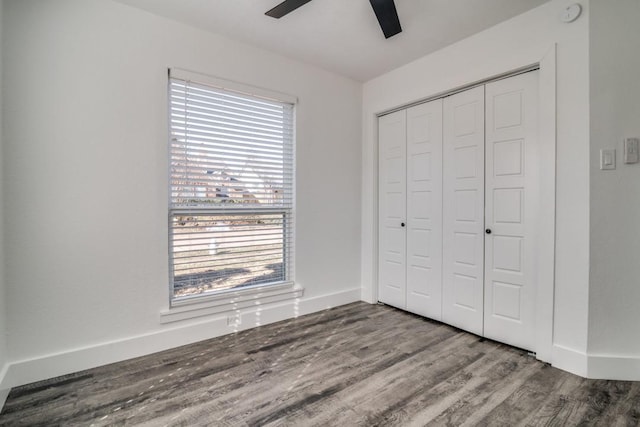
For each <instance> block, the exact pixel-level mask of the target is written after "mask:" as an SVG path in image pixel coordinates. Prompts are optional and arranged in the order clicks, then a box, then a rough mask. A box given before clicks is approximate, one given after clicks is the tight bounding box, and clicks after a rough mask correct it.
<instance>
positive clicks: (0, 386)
mask: <svg viewBox="0 0 640 427" xmlns="http://www.w3.org/2000/svg"><path fill="white" fill-rule="evenodd" d="M8 370H9V364H8V363H5V364H4V366H3V367H2V369H0V412H2V408H3V407H4V402H6V401H7V396H9V392H10V391H11V387H8V386H6V385H5V381H4V380H5V378H6V377H7V371H8Z"/></svg>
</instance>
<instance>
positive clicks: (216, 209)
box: [169, 75, 294, 299]
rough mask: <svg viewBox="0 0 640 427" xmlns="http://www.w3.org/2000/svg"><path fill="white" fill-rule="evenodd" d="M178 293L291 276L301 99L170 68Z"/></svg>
mask: <svg viewBox="0 0 640 427" xmlns="http://www.w3.org/2000/svg"><path fill="white" fill-rule="evenodd" d="M169 92H170V123H171V141H170V158H171V165H170V200H169V213H170V215H169V217H170V219H169V221H170V224H169V229H170V233H171V236H170V246H171V248H170V250H171V276H172V277H171V278H172V288H173V297H174V299H176V298H183V297H190V296H195V295H201V294H210V293H212V292H220V291H225V290H230V289H233V290H236V289H238V288H243V287H247V286H256V285H269V284H276V283H283V282H287V281H290V280H291V275H292V260H293V193H294V183H293V177H294V171H293V164H294V152H293V150H294V145H293V104H291V103H288V102H281V101H275V100H271V99H267V98H265V97H260V96H255V95H248V94H245V93H240V92H236V91H233V90H228V89H225V88H222V87H214V86H212V85H208V84H207V83H201V82H195V81H192V80H187V79H183V78H177V77H175V76H173V75H172V76H171V77H170V91H169Z"/></svg>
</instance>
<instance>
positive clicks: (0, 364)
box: [0, 0, 9, 408]
mask: <svg viewBox="0 0 640 427" xmlns="http://www.w3.org/2000/svg"><path fill="white" fill-rule="evenodd" d="M3 8H4V0H0V100H1V99H2V86H3V84H2V51H3V48H2V31H3V25H2V10H3ZM2 151H3V150H2V105H0V408H2V405H3V404H4V401H5V399H6V397H7V394H8V392H9V391H8V390H6V389H4V387H3V386H2V382H3V379H4V376H5V373H6V368H7V364H6V363H7V360H8V359H7V327H6V326H7V325H6V319H7V317H6V308H7V306H6V289H5V280H4V242H3V239H4V205H3V197H2V194H3V185H4V184H3V183H4V178H3V176H2V165H3V163H4V159H3V153H2Z"/></svg>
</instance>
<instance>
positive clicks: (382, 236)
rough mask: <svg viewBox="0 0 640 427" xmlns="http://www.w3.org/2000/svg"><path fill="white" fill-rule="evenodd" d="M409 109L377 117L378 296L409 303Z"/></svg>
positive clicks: (395, 302) (396, 303)
mask: <svg viewBox="0 0 640 427" xmlns="http://www.w3.org/2000/svg"><path fill="white" fill-rule="evenodd" d="M406 149H407V112H406V110H401V111H396V112H395V113H391V114H387V115H385V116H382V117H379V118H378V150H379V151H378V224H379V226H378V300H379V301H381V302H384V303H385V304H389V305H392V306H394V307H398V308H403V309H404V308H406V304H407V281H406V266H407V261H406V259H407V249H406V247H407V237H406V236H407V235H406V232H405V227H404V226H405V222H406V206H407V204H406V196H407V184H406V175H407V171H406V160H407V159H406V157H407V153H406V151H407V150H406Z"/></svg>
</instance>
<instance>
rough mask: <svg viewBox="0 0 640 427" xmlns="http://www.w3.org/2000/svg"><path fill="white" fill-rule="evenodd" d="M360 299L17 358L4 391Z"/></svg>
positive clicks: (273, 309)
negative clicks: (238, 321) (232, 322)
mask: <svg viewBox="0 0 640 427" xmlns="http://www.w3.org/2000/svg"><path fill="white" fill-rule="evenodd" d="M359 300H360V288H359V287H357V288H352V289H347V290H344V291H340V292H336V293H332V294H327V295H320V296H316V297H312V298H306V299H300V298H296V299H293V300H290V301H288V302H283V303H279V304H275V305H269V306H261V307H258V308H255V309H251V310H248V309H247V310H240V313H239V316H240V317H241V323H234V324H232V325H229V324H227V317H226V316H218V317H215V318H210V319H204V320H202V321H200V322H195V323H194V322H187V323H186V324H173V325H170V326H168V327H167V328H166V329H163V330H161V331H157V332H153V333H149V334H145V335H139V336H133V337H128V338H124V339H121V340H115V341H109V342H103V343H100V344H97V345H93V346H88V347H82V348H77V349H72V350H68V351H63V352H59V353H52V354H48V355H44V356H40V357H35V358H32V359H25V360H19V361H16V362H13V363H11V364H9V366H8V372H7V374H6V376H5V377H4V381H3V382H2V388H6V389H8V388H11V387H17V386H20V385H24V384H28V383H31V382H34V381H41V380H45V379H48V378H53V377H57V376H60V375H66V374H70V373H73V372H78V371H81V370H85V369H91V368H95V367H97V366H101V365H106V364H109V363H115V362H119V361H122V360H127V359H131V358H134V357H139V356H144V355H147V354H151V353H155V352H158V351H163V350H168V349H171V348H175V347H179V346H182V345H186V344H191V343H194V342H198V341H202V340H206V339H210V338H215V337H218V336H221V335H226V334H229V333H233V332H238V331H241V330H245V329H250V328H252V327H256V326H260V325H266V324H269V323H274V322H279V321H281V320H287V319H292V318H296V317H299V316H303V315H306V314H310V313H314V312H316V311H320V310H325V309H328V308H332V307H337V306H340V305H344V304H349V303H352V302H356V301H359Z"/></svg>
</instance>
